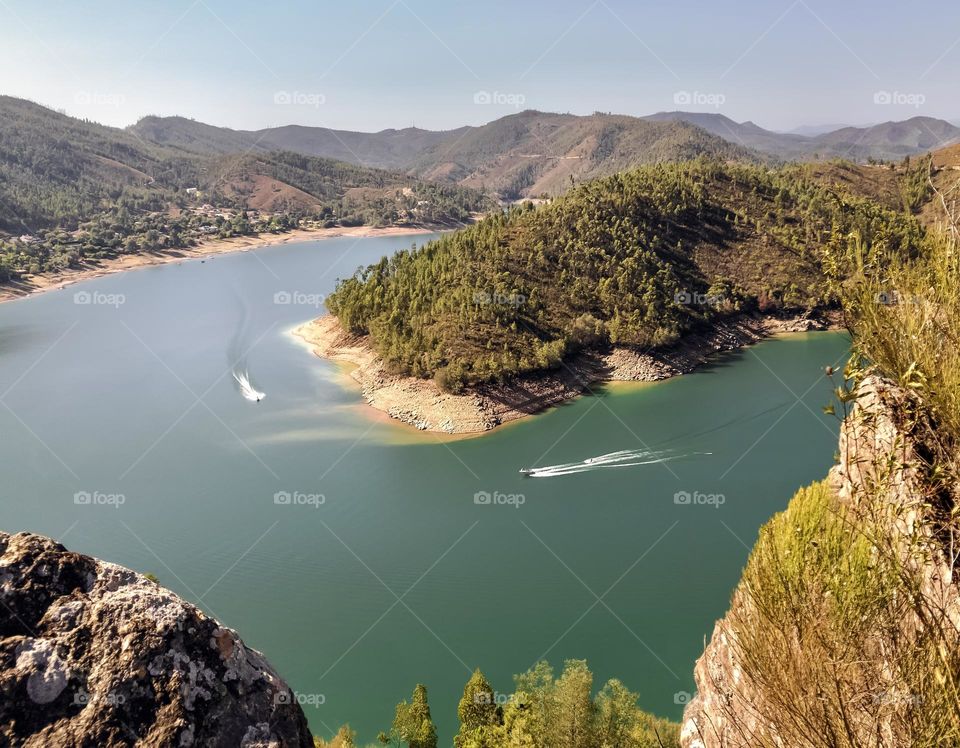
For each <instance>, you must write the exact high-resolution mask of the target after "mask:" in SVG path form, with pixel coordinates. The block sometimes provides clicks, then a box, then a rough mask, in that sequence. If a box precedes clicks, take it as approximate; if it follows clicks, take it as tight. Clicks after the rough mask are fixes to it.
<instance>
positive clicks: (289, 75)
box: [0, 0, 960, 131]
mask: <svg viewBox="0 0 960 748" xmlns="http://www.w3.org/2000/svg"><path fill="white" fill-rule="evenodd" d="M0 50H2V57H0V93H3V94H8V95H12V96H20V97H24V98H28V99H32V100H34V101H37V102H39V103H41V104H45V105H48V106H52V107H54V108H56V109H61V110H65V111H66V112H67V113H69V114H71V115H74V116H79V117H84V118H88V119H92V120H95V121H98V122H102V123H104V124H109V125H116V126H127V125H130V124H132V123H134V122H136V121H137V120H138V119H139V118H140V117H142V116H145V115H148V114H156V115H181V116H185V117H191V118H193V119H197V120H200V121H203V122H208V123H210V124H215V125H223V126H229V127H234V128H240V129H258V128H262V127H272V126H277V125H283V124H291V123H292V124H303V125H314V126H323V127H334V128H340V129H347V130H363V131H376V130H381V129H385V128H389V127H396V128H402V127H409V126H413V125H415V126H417V127H424V128H428V129H450V128H454V127H459V126H461V125H468V124H469V125H478V124H483V123H485V122H489V121H491V120H493V119H496V118H498V117H502V116H504V115H507V114H511V113H514V112H517V111H520V110H523V109H539V110H543V111H556V112H572V113H575V114H590V113H592V112H594V111H603V112H614V113H618V114H631V115H638V116H642V115H645V114H651V113H654V112H658V111H664V110H668V111H669V110H676V109H683V110H686V111H710V112H719V113H721V114H725V115H727V116H729V117H731V118H733V119H735V120H737V121H744V120H752V121H754V122H756V123H757V124H759V125H761V126H763V127H767V128H770V129H776V130H784V131H786V130H791V129H793V128H795V127H798V126H802V125H826V124H857V125H860V124H869V123H875V122H883V121H887V120H898V119H906V118H909V117H912V116H915V115H926V116H932V117H942V118H944V119H948V120H951V121H955V122H956V121H960V97H958V96H957V93H958V84H960V74H958V73H960V3H943V2H937V3H933V2H928V1H927V0H917V1H915V2H912V3H910V4H907V3H904V2H902V1H901V2H893V0H873V1H870V2H868V1H866V0H840V1H838V0H738V1H737V2H729V1H728V2H716V1H715V0H714V1H713V2H709V1H707V0H672V1H671V0H655V1H653V2H651V1H649V0H552V1H550V2H546V1H544V0H526V1H525V2H524V1H523V0H485V1H484V2H457V1H456V0H353V1H352V2H350V1H343V0H341V1H340V2H329V1H328V0H310V1H302V0H288V1H286V2H284V1H283V0H279V1H278V2H273V3H264V2H256V3H254V2H246V1H245V0H123V1H120V0H87V2H83V3H78V2H75V0H70V1H69V2H61V1H60V0H44V1H43V2H38V1H37V0H0Z"/></svg>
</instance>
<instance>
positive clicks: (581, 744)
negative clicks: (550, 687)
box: [551, 660, 594, 748]
mask: <svg viewBox="0 0 960 748" xmlns="http://www.w3.org/2000/svg"><path fill="white" fill-rule="evenodd" d="M592 688H593V674H592V673H591V672H590V669H589V668H588V667H587V662H586V660H567V661H566V662H565V663H564V665H563V675H561V676H560V678H559V679H558V680H557V684H556V696H555V699H556V714H555V718H554V719H553V720H552V723H553V724H552V726H551V727H552V733H553V740H552V741H551V746H552V747H553V746H556V747H557V748H585V746H592V745H593V744H594V743H593V737H594V725H593V716H594V704H593V699H592V694H591V689H592Z"/></svg>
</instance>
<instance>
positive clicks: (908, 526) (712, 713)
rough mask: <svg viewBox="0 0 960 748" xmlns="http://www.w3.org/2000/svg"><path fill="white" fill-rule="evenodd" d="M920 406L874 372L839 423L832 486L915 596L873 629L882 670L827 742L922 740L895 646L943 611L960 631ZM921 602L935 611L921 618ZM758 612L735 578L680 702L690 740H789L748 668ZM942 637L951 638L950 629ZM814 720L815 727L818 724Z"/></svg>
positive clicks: (745, 743) (717, 745)
mask: <svg viewBox="0 0 960 748" xmlns="http://www.w3.org/2000/svg"><path fill="white" fill-rule="evenodd" d="M921 412H922V409H920V408H917V407H916V404H915V403H914V402H913V401H912V400H911V396H910V394H909V393H907V392H905V391H903V390H900V389H899V388H897V387H895V386H892V385H891V384H890V383H888V382H886V381H884V380H881V379H878V378H876V377H868V378H867V379H865V380H864V381H863V382H862V384H861V385H860V387H859V388H858V390H857V396H856V400H855V405H854V406H853V409H852V411H851V413H850V414H849V415H848V416H847V418H846V419H845V421H844V423H843V426H842V428H841V433H840V452H839V460H838V464H837V465H836V466H835V467H834V468H833V469H832V470H831V471H830V474H829V485H830V488H831V491H832V493H833V494H834V495H835V496H836V498H837V500H838V502H839V505H840V507H841V508H842V509H843V511H844V512H846V513H847V514H845V516H847V517H848V518H849V521H850V522H852V523H854V525H853V526H857V527H864V528H866V527H871V528H880V530H879V531H874V532H872V533H871V538H873V541H872V542H874V543H875V545H874V553H875V554H877V555H879V556H881V557H891V558H894V557H895V558H898V559H899V563H900V564H901V567H900V568H901V569H903V570H904V571H903V573H904V574H905V575H906V576H905V578H908V579H909V580H910V585H909V589H910V591H911V593H913V592H917V593H919V595H918V596H917V597H915V598H913V605H914V607H912V608H911V607H908V608H906V609H905V612H904V614H903V617H901V618H898V619H896V621H895V622H893V623H891V624H890V625H889V627H888V629H887V630H880V631H877V632H876V634H875V638H876V642H874V643H875V644H876V645H877V646H876V647H875V648H874V649H873V651H874V652H879V653H880V654H879V655H878V656H877V658H876V659H877V661H876V662H874V663H872V664H873V665H874V666H875V667H874V672H876V673H879V675H878V676H877V678H876V680H874V681H872V682H871V683H870V692H866V693H861V694H860V698H861V699H862V701H861V702H860V704H856V703H853V702H851V703H850V704H849V706H850V709H849V714H848V715H846V716H847V721H846V723H845V728H846V730H847V732H846V733H845V734H844V736H843V740H842V741H839V742H830V740H829V739H828V737H825V738H824V741H823V743H822V744H823V745H827V744H830V745H863V746H866V745H875V746H910V745H914V744H916V743H915V742H914V738H913V736H912V735H911V733H910V731H909V726H910V716H909V713H910V711H911V710H914V709H915V707H916V705H917V699H919V698H920V696H918V695H916V694H913V693H911V692H910V689H909V688H907V687H905V686H904V685H903V684H902V683H900V682H898V676H897V672H898V668H897V667H896V666H895V661H896V658H898V657H899V656H900V655H899V654H898V649H899V648H901V647H905V646H909V644H908V642H910V641H913V640H914V639H913V638H912V637H913V635H915V634H916V632H918V631H922V629H923V627H924V626H927V625H930V621H931V620H934V618H935V617H936V616H942V618H940V619H939V624H938V625H939V626H941V631H943V630H946V631H948V632H960V598H958V594H957V587H956V585H955V584H954V571H953V567H952V564H951V563H950V562H949V559H948V555H947V554H946V553H944V552H943V551H944V548H943V545H942V540H941V539H939V538H938V537H937V532H936V531H935V530H934V529H933V528H935V527H937V526H938V522H937V521H936V520H935V512H936V511H937V510H936V509H935V507H933V506H932V505H931V490H930V486H929V485H928V479H927V478H926V477H925V476H926V475H927V473H926V471H924V470H923V469H921V465H922V464H923V461H924V457H923V455H924V454H925V452H926V448H925V446H924V442H923V441H922V439H920V438H919V436H918V433H917V432H918V431H920V432H922V431H923V429H917V428H916V424H917V423H918V422H917V420H916V419H917V418H918V415H917V414H918V413H921ZM919 417H922V416H919ZM917 549H921V553H917V552H916V550H917ZM918 601H925V602H918ZM917 610H919V611H934V612H935V614H934V615H933V616H928V617H927V618H926V619H924V618H923V616H922V614H921V615H920V616H918V615H917V614H916V611H917ZM755 615H756V607H755V605H754V603H753V602H752V599H751V597H750V595H749V594H747V592H746V591H745V590H744V589H743V585H741V586H739V587H738V588H737V590H736V591H735V592H734V595H733V598H732V600H731V604H730V609H729V611H728V613H727V615H726V616H725V617H724V618H723V619H721V620H720V621H718V622H717V624H716V626H715V627H714V631H713V635H712V637H711V639H710V641H709V643H708V644H707V646H706V648H705V650H704V653H703V655H702V656H701V657H700V658H699V659H698V661H697V663H696V666H695V673H694V674H695V680H696V685H697V694H696V696H695V697H694V698H693V699H692V700H691V701H690V703H689V704H688V705H687V707H686V708H685V710H684V719H683V726H682V732H681V745H682V746H683V747H684V748H748V747H750V748H752V747H753V746H756V745H761V744H762V745H774V746H783V748H791V745H792V743H791V741H790V740H784V739H783V737H782V734H781V733H780V732H778V727H777V724H778V723H777V720H776V719H775V718H774V717H773V715H780V716H782V714H783V710H782V708H780V707H782V705H780V706H777V705H772V704H771V703H769V702H768V701H767V700H766V699H765V696H764V692H763V690H762V689H761V688H758V687H757V686H756V684H755V681H753V680H752V679H751V678H749V677H747V676H746V674H745V673H746V672H747V671H748V670H749V667H748V666H747V665H746V663H745V660H744V659H743V658H744V657H745V652H744V648H743V647H742V646H740V643H739V642H738V640H737V633H736V632H737V622H738V621H740V622H742V621H749V620H751V619H752V618H755ZM887 620H888V622H889V619H887ZM871 636H873V634H871ZM943 636H944V641H949V640H950V638H951V636H953V634H944V635H943ZM954 638H955V637H954ZM956 644H957V642H956V641H954V642H953V645H954V646H955V645H956ZM797 647H798V651H800V652H801V653H802V652H803V649H804V644H803V642H802V641H801V642H797ZM754 669H755V668H754ZM761 677H763V676H761ZM862 704H867V705H868V706H867V707H866V708H863V707H862V706H861V705H862ZM905 726H906V727H905ZM812 729H817V728H816V725H813V726H812ZM819 744H820V743H818V745H819ZM922 744H924V745H926V744H927V742H923V743H922ZM930 744H931V745H932V744H933V743H930ZM936 744H937V745H940V744H941V743H936ZM942 744H944V745H946V744H947V743H942ZM950 744H951V745H952V744H953V743H950Z"/></svg>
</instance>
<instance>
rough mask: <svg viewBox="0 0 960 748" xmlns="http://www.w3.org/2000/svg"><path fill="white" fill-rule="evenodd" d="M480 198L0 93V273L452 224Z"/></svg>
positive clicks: (5, 277) (0, 277) (1, 276)
mask: <svg viewBox="0 0 960 748" xmlns="http://www.w3.org/2000/svg"><path fill="white" fill-rule="evenodd" d="M264 180H273V181H269V183H268V185H267V186H266V187H264V186H263V181H264ZM258 185H260V187H261V194H259V195H257V192H256V189H257V186H258ZM264 192H265V193H266V194H263V193H264ZM254 202H255V203H256V204H255V205H251V203H254ZM486 207H488V203H487V201H486V200H485V199H484V198H483V197H482V196H481V195H480V193H478V192H476V191H474V190H469V189H466V188H463V187H458V186H455V185H439V184H435V183H431V182H426V181H423V180H418V179H414V178H411V177H408V176H406V175H403V174H397V173H394V172H389V171H384V170H381V169H370V168H366V167H362V166H356V165H353V164H346V163H342V162H338V161H333V160H330V159H322V158H313V157H309V156H302V155H298V154H293V153H284V152H274V153H260V154H257V155H252V154H246V155H240V156H239V157H238V156H224V155H202V154H198V153H195V152H191V151H187V150H181V149H177V148H173V147H169V146H162V145H157V144H155V143H147V142H145V141H143V140H141V139H140V138H139V137H137V136H136V135H134V134H133V133H132V132H129V131H125V130H118V129H115V128H110V127H104V126H102V125H98V124H96V123H93V122H86V121H81V120H77V119H73V118H71V117H67V116H66V115H63V114H59V113H57V112H53V111H51V110H49V109H47V108H45V107H42V106H39V105H37V104H33V103H31V102H27V101H23V100H20V99H13V98H10V97H3V96H0V282H5V281H9V280H14V279H16V278H17V277H19V276H21V275H24V274H29V273H43V272H57V271H63V270H65V269H68V268H73V267H78V266H80V265H81V264H83V263H84V262H85V261H89V260H100V259H104V258H109V257H116V256H117V255H120V254H124V253H139V252H152V251H157V250H166V249H176V248H183V247H190V246H193V245H194V244H196V243H197V242H198V241H201V240H203V239H206V238H228V237H233V236H250V235H256V234H261V233H278V232H283V231H289V230H291V229H294V228H297V227H299V226H302V225H308V226H326V227H332V226H338V225H342V226H358V225H375V226H386V225H438V224H439V225H458V224H460V223H462V222H464V221H466V220H467V219H468V218H469V217H470V215H471V213H472V212H474V211H477V210H482V209H485V208H486ZM253 208H259V210H257V211H254V210H253ZM248 212H249V214H248ZM5 235H6V238H4V237H5ZM21 236H23V237H24V238H23V239H20V238H19V237H21Z"/></svg>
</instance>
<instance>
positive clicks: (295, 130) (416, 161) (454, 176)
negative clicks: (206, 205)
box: [129, 111, 757, 200]
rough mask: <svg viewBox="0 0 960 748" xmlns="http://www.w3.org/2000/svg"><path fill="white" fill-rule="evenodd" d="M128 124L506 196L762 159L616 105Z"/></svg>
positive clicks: (164, 140)
mask: <svg viewBox="0 0 960 748" xmlns="http://www.w3.org/2000/svg"><path fill="white" fill-rule="evenodd" d="M129 130H130V132H131V133H133V134H135V135H136V136H137V137H139V138H142V139H143V140H146V141H149V142H151V143H156V144H158V145H166V146H176V147H178V148H184V149H188V150H192V151H195V152H198V153H231V152H238V151H257V152H259V151H269V150H276V149H282V150H289V151H294V152H296V153H302V154H305V155H310V156H323V157H327V158H336V159H338V160H342V161H346V162H349V163H355V164H363V165H366V166H375V167H379V168H387V169H397V170H402V171H406V172H408V173H410V174H414V175H417V176H419V177H423V178H425V179H431V180H442V181H447V182H457V183H459V184H462V185H465V186H468V187H473V188H476V189H481V190H489V191H493V192H495V193H497V194H498V195H500V196H501V197H503V198H504V199H508V200H512V199H516V198H519V197H525V196H534V197H537V196H540V195H542V194H549V195H556V194H559V193H561V192H563V191H564V190H566V189H568V188H569V186H570V184H571V180H573V181H582V180H586V179H591V178H594V177H598V176H607V175H609V174H613V173H615V172H618V171H622V170H623V169H628V168H630V167H633V166H639V165H641V164H648V163H654V162H658V161H682V160H687V159H690V158H695V157H697V156H701V155H703V156H709V157H712V158H721V159H744V160H756V159H757V156H756V155H755V154H753V153H751V152H749V151H748V150H747V149H745V148H742V147H739V146H737V145H735V144H731V143H730V142H728V140H726V139H724V138H723V136H720V137H717V136H715V135H711V134H709V133H707V132H704V131H703V130H701V129H699V128H698V127H692V126H690V125H687V124H684V123H653V122H645V121H643V120H641V119H638V118H636V117H627V116H620V115H609V114H594V115H591V116H589V117H581V116H576V115H572V114H550V113H544V112H536V111H525V112H519V113H517V114H513V115H508V116H506V117H502V118H500V119H497V120H494V121H493V122H490V123H488V124H486V125H482V126H480V127H461V128H459V129H456V130H448V131H444V132H431V131H428V130H420V129H415V128H407V129H405V130H383V131H381V132H378V133H360V132H349V131H345V130H330V129H327V128H321V127H302V126H297V125H290V126H287V127H278V128H271V129H266V130H257V131H249V132H248V131H236V130H229V129H225V128H219V127H212V126H210V125H204V124H202V123H199V122H194V121H193V120H187V119H184V118H182V117H166V118H159V117H147V118H144V119H142V120H140V121H139V122H138V123H137V124H135V125H133V126H132V127H131V128H129Z"/></svg>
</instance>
